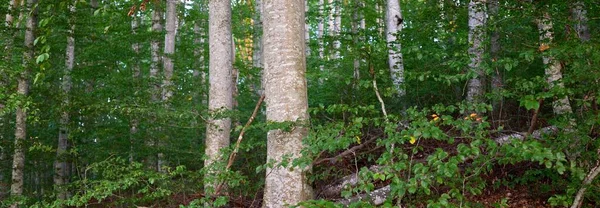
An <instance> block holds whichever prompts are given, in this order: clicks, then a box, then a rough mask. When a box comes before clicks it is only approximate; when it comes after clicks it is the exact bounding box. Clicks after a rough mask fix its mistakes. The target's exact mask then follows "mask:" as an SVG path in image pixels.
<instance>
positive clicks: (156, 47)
mask: <svg viewBox="0 0 600 208" xmlns="http://www.w3.org/2000/svg"><path fill="white" fill-rule="evenodd" d="M162 16H163V15H162V12H161V11H160V5H159V3H156V4H155V5H154V8H153V11H152V31H153V32H154V33H155V35H157V34H158V33H160V32H162V30H163V27H162V22H161V21H162ZM159 51H160V41H159V39H158V38H152V41H150V56H151V61H150V74H149V76H150V83H151V85H152V89H151V91H152V92H151V93H150V94H151V98H150V99H151V101H152V103H157V102H158V101H159V97H158V96H159V95H160V94H161V93H160V86H159V81H158V72H159V67H160V63H161V61H162V57H161V56H160V52H159ZM156 145H157V139H156V138H149V139H146V146H148V147H151V148H152V147H156ZM157 157H158V155H151V156H149V157H148V158H147V161H146V162H147V164H148V166H149V168H150V169H153V170H157V171H160V169H159V166H160V165H159V164H158V159H157Z"/></svg>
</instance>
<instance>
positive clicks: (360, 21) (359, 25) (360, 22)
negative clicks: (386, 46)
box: [352, 0, 365, 87]
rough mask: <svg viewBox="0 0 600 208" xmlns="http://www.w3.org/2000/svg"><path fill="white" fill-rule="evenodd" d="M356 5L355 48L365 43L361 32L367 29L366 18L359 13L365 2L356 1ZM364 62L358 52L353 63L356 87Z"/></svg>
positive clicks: (353, 26) (354, 24)
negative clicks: (362, 62)
mask: <svg viewBox="0 0 600 208" xmlns="http://www.w3.org/2000/svg"><path fill="white" fill-rule="evenodd" d="M355 3H356V4H355V5H356V6H357V8H355V9H354V13H353V14H352V19H353V20H352V34H353V39H352V41H353V42H354V45H355V47H356V46H358V45H359V41H364V38H362V36H360V37H359V34H358V32H359V30H364V29H365V18H364V15H363V14H362V13H359V10H361V9H362V7H363V2H362V1H361V0H355ZM355 50H360V48H355ZM361 61H362V60H361V59H360V54H359V52H358V51H356V52H355V55H354V61H353V65H354V73H353V77H354V86H355V87H356V84H357V83H358V81H359V80H360V62H361Z"/></svg>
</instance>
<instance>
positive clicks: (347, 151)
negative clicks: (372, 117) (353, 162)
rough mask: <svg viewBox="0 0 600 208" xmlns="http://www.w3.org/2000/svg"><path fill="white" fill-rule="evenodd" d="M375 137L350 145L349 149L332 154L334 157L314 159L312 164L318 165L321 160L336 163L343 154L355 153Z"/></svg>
mask: <svg viewBox="0 0 600 208" xmlns="http://www.w3.org/2000/svg"><path fill="white" fill-rule="evenodd" d="M377 139H378V137H374V138H371V139H369V140H367V141H365V142H363V143H362V144H360V145H356V146H354V147H352V148H350V149H347V150H346V151H343V152H342V153H340V154H338V155H336V156H334V157H330V158H323V159H320V160H317V161H315V162H314V163H313V165H318V164H321V163H323V162H327V161H329V162H330V163H331V164H334V163H336V162H337V161H338V160H339V159H340V158H343V157H345V156H347V155H349V154H352V153H355V152H356V151H357V150H359V149H361V148H363V147H365V146H366V145H367V144H369V143H371V142H373V141H375V140H377Z"/></svg>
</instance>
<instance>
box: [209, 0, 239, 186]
mask: <svg viewBox="0 0 600 208" xmlns="http://www.w3.org/2000/svg"><path fill="white" fill-rule="evenodd" d="M208 12H209V19H208V20H209V25H208V44H209V50H210V56H209V64H208V65H209V66H208V68H209V69H208V70H209V72H208V77H209V82H210V87H209V94H208V111H209V113H211V114H212V115H211V118H210V119H208V121H207V126H206V152H205V153H206V157H207V158H206V160H205V161H204V166H205V167H208V168H209V171H208V172H207V174H206V176H205V182H204V184H205V185H204V188H205V192H207V193H212V191H214V190H212V189H214V188H215V186H216V184H217V181H216V177H215V176H217V175H219V174H220V173H219V172H218V170H217V169H214V168H211V166H212V165H213V163H217V162H219V161H220V160H221V158H222V157H221V155H220V150H221V149H223V148H227V146H229V143H230V138H229V135H230V130H231V119H230V118H223V117H222V115H220V114H221V113H223V112H225V111H228V110H231V109H232V107H233V86H232V83H233V78H232V71H233V50H232V49H233V48H232V45H233V39H232V32H231V1H230V0H212V1H209V3H208Z"/></svg>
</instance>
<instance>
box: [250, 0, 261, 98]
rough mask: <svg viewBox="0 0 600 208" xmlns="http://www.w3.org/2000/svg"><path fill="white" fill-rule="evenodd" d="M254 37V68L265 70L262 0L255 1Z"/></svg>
mask: <svg viewBox="0 0 600 208" xmlns="http://www.w3.org/2000/svg"><path fill="white" fill-rule="evenodd" d="M253 18H254V20H253V21H254V25H253V26H254V36H253V38H254V39H253V40H252V43H253V51H252V66H253V67H255V68H263V63H262V56H263V49H262V44H263V42H262V29H263V19H262V0H255V2H254V17H253ZM261 88H262V87H261Z"/></svg>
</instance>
